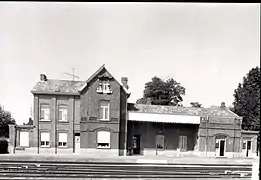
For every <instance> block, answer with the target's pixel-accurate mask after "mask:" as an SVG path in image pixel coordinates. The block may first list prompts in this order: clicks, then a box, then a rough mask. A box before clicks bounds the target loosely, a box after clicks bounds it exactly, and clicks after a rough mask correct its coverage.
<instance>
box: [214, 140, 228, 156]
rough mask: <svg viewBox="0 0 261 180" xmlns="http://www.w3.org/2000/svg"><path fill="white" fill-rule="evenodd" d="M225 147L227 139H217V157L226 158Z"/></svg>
mask: <svg viewBox="0 0 261 180" xmlns="http://www.w3.org/2000/svg"><path fill="white" fill-rule="evenodd" d="M225 147H226V140H225V139H216V145H215V148H216V156H225Z"/></svg>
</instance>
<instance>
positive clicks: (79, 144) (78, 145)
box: [74, 133, 81, 153]
mask: <svg viewBox="0 0 261 180" xmlns="http://www.w3.org/2000/svg"><path fill="white" fill-rule="evenodd" d="M74 138H75V140H74V143H75V152H76V153H77V151H79V149H80V148H81V147H80V146H81V143H80V142H81V141H80V140H81V138H80V133H75V136H74Z"/></svg>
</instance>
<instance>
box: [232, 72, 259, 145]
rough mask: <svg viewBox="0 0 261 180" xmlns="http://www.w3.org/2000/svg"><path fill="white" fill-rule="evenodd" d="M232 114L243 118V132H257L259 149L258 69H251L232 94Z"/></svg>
mask: <svg viewBox="0 0 261 180" xmlns="http://www.w3.org/2000/svg"><path fill="white" fill-rule="evenodd" d="M234 97H235V100H234V103H233V105H234V107H233V108H231V110H232V111H233V112H235V113H236V114H238V115H239V116H241V117H243V121H242V128H243V129H244V130H256V131H259V134H258V140H257V145H258V148H259V149H260V68H259V67H256V68H252V69H251V70H250V71H249V72H248V73H247V75H246V76H244V77H243V83H242V84H241V83H239V85H238V87H237V89H236V90H235V93H234Z"/></svg>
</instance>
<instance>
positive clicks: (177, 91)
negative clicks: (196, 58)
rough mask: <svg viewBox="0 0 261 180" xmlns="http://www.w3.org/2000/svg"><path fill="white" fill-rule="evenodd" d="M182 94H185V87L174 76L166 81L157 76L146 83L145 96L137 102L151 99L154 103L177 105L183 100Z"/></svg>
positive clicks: (141, 102) (143, 102)
mask: <svg viewBox="0 0 261 180" xmlns="http://www.w3.org/2000/svg"><path fill="white" fill-rule="evenodd" d="M182 95H185V88H184V87H182V86H181V85H180V83H178V82H177V81H175V80H174V79H173V78H170V79H167V80H166V81H164V80H162V79H160V78H159V77H156V76H155V77H153V78H152V79H151V81H150V82H147V83H146V84H145V90H144V92H143V97H142V98H141V99H138V100H137V102H136V103H137V104H146V103H147V102H148V99H150V100H151V104H152V105H165V106H176V105H180V102H182V101H183V98H182Z"/></svg>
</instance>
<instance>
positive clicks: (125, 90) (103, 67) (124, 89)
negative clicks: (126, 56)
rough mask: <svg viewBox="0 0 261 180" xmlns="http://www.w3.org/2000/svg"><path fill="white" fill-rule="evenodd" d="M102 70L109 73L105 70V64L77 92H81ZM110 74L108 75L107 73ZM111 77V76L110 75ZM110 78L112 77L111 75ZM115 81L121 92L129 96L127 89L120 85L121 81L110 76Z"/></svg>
mask: <svg viewBox="0 0 261 180" xmlns="http://www.w3.org/2000/svg"><path fill="white" fill-rule="evenodd" d="M103 69H105V70H106V71H107V72H108V73H109V71H108V70H107V68H106V67H105V64H103V65H102V66H101V67H100V68H99V69H98V70H97V71H96V72H95V73H94V74H93V75H92V76H91V77H90V78H89V79H88V80H87V81H86V82H85V83H84V84H83V85H82V87H80V88H79V89H78V90H79V91H82V90H83V89H84V88H85V87H86V86H87V85H88V83H89V82H90V81H91V80H92V79H93V78H94V77H96V76H97V75H98V74H99V73H100V72H101V71H102V70H103ZM109 74H110V73H109ZM110 75H111V74H110ZM111 76H112V75H111ZM112 77H113V78H114V79H115V81H116V82H117V83H118V84H119V85H120V86H121V87H122V88H123V91H124V92H125V93H126V94H130V92H129V90H128V89H127V88H125V87H124V86H123V84H122V83H121V81H118V80H117V79H116V78H115V77H114V76H112Z"/></svg>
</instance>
